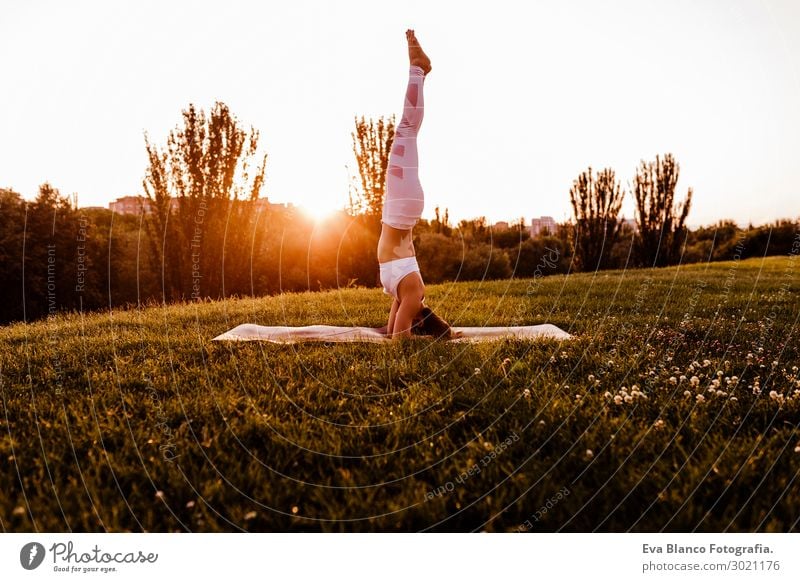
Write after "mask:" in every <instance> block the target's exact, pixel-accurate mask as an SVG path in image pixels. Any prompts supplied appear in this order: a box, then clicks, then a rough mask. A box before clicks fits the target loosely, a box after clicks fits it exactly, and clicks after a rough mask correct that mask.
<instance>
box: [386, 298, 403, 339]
mask: <svg viewBox="0 0 800 582" xmlns="http://www.w3.org/2000/svg"><path fill="white" fill-rule="evenodd" d="M398 307H400V302H399V301H398V300H397V299H395V300H394V301H392V308H391V309H390V310H389V323H388V325H387V326H386V335H387V337H392V333H393V332H394V322H395V320H396V319H397V308H398Z"/></svg>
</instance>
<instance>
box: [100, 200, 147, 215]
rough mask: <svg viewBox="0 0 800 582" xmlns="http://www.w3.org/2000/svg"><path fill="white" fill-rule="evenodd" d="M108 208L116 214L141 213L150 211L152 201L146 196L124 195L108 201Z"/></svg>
mask: <svg viewBox="0 0 800 582" xmlns="http://www.w3.org/2000/svg"><path fill="white" fill-rule="evenodd" d="M108 209H109V210H110V211H112V212H114V213H116V214H141V212H142V209H144V211H145V212H150V201H149V200H148V199H147V198H145V197H144V196H123V197H122V198H117V199H116V200H114V201H113V202H109V203H108Z"/></svg>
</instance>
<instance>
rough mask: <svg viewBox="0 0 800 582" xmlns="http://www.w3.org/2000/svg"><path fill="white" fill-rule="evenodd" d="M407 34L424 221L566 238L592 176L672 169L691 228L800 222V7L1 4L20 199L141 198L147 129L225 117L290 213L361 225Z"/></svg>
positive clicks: (782, 0) (347, 1)
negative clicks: (373, 146)
mask: <svg viewBox="0 0 800 582" xmlns="http://www.w3.org/2000/svg"><path fill="white" fill-rule="evenodd" d="M407 28H413V29H415V30H416V33H417V37H418V38H419V40H420V43H421V44H422V47H423V49H424V50H425V51H426V52H427V53H428V55H429V56H430V58H431V61H432V64H433V70H432V71H431V73H430V74H429V75H428V77H427V78H426V81H425V119H424V122H423V125H422V129H421V131H420V134H419V155H420V180H421V183H422V186H423V189H424V191H425V196H426V203H425V211H424V213H423V217H426V218H429V217H431V216H433V211H434V207H436V206H439V207H441V208H448V209H449V212H450V216H451V219H454V220H456V221H457V220H459V219H461V218H471V217H477V216H486V217H487V218H488V219H489V220H490V221H498V220H514V219H518V218H520V217H525V219H526V220H527V221H530V218H531V217H537V216H542V215H545V216H553V217H555V218H556V220H558V221H561V220H565V219H566V218H568V217H569V216H570V215H571V208H570V204H569V188H570V186H571V184H572V182H573V180H574V179H575V178H576V177H577V176H578V175H579V174H580V173H581V172H582V171H584V170H585V169H586V168H587V167H589V166H591V167H592V168H594V169H595V170H600V169H602V168H605V167H611V168H613V169H614V170H615V171H616V173H617V177H618V179H619V180H620V181H621V183H622V185H623V186H625V187H626V186H627V185H628V184H629V183H630V182H631V181H632V178H633V175H634V172H635V170H636V168H637V167H638V165H639V164H640V162H641V160H643V159H644V160H653V159H655V156H656V155H657V154H664V153H667V152H670V153H672V154H673V155H674V156H675V158H676V159H677V161H678V162H679V163H680V167H681V174H680V180H679V182H678V199H683V197H684V196H685V193H686V190H687V189H688V188H689V187H691V188H692V189H693V190H694V198H693V204H692V211H691V213H690V215H689V221H688V222H689V223H690V224H691V225H700V224H711V223H714V222H716V221H718V220H721V219H733V220H736V221H737V222H739V223H740V224H742V225H744V224H746V223H747V222H753V223H754V224H763V223H765V222H769V221H771V220H774V219H777V218H782V217H788V218H797V217H800V106H799V105H800V2H797V1H796V0H714V1H710V0H675V1H670V2H664V1H663V0H659V1H651V0H630V1H623V0H619V1H611V0H608V1H598V0H552V1H535V2H534V1H531V2H519V1H517V0H513V1H506V0H495V1H493V2H491V3H490V2H486V1H480V2H474V1H468V0H459V1H457V2H456V1H437V2H435V3H434V2H430V1H421V2H418V1H413V0H404V1H393V2H384V1H380V0H378V1H376V0H372V1H366V0H365V1H353V0H343V1H337V2H323V1H321V0H316V1H307V0H306V1H303V0H300V1H297V0H293V1H291V2H288V1H281V2H276V1H266V2H237V1H225V2H209V1H195V2H178V1H170V2H151V1H141V0H138V1H136V2H121V1H115V2H100V1H95V2H79V1H71V2H58V1H53V2H43V1H36V0H33V1H29V2H22V1H13V2H12V1H8V0H0V187H6V188H13V189H14V190H16V191H18V192H21V193H22V194H23V195H24V196H25V197H26V198H28V199H32V198H33V197H34V196H35V195H36V192H37V189H38V185H39V184H41V183H43V182H45V181H49V182H50V183H51V184H53V185H54V186H55V187H57V188H59V189H60V190H61V192H62V193H64V194H71V193H73V192H75V193H77V194H78V200H79V204H80V205H81V206H107V204H108V202H109V201H111V200H113V199H115V198H117V197H119V196H123V195H128V194H138V193H141V192H142V187H141V184H142V179H143V177H144V173H145V167H146V164H147V160H146V155H145V147H144V132H147V133H148V134H149V135H150V137H151V139H152V140H153V141H154V142H155V143H157V144H163V143H165V141H166V137H167V135H168V133H169V131H170V130H171V129H172V128H174V127H175V126H176V125H177V124H178V123H179V122H180V115H181V111H182V110H183V109H185V108H186V107H187V106H188V105H189V104H190V103H194V104H195V105H196V106H198V107H201V108H204V109H210V108H211V107H212V106H213V104H214V102H215V101H218V100H219V101H223V102H224V103H226V104H227V105H228V106H229V107H230V108H231V111H232V112H233V113H234V114H235V115H236V116H237V118H238V119H239V121H240V122H241V123H242V124H243V125H245V126H247V127H249V126H251V125H252V126H254V127H255V128H256V129H258V130H259V131H260V132H261V147H262V151H264V152H266V153H267V154H268V156H269V158H268V162H267V176H266V188H265V191H264V194H266V195H267V196H268V197H269V198H270V199H271V200H272V201H273V202H292V203H294V204H296V205H300V206H303V207H306V208H309V209H310V210H311V211H313V212H315V213H318V214H321V213H324V212H327V211H330V210H333V209H336V208H341V207H343V206H344V205H345V204H346V203H347V193H348V181H349V180H348V175H349V174H352V173H354V172H355V170H356V165H355V161H354V157H353V153H352V140H351V136H350V133H351V131H352V129H353V125H354V121H353V120H354V117H355V116H361V115H365V116H374V117H377V116H380V115H386V116H388V115H391V114H395V115H397V117H398V119H399V116H400V114H401V113H402V104H403V96H404V94H405V84H406V81H407V71H408V56H407V50H406V45H405V30H406V29H407ZM623 213H624V214H625V215H626V217H631V216H633V201H632V196H631V195H630V193H629V194H628V196H627V197H626V200H625V203H624V204H623Z"/></svg>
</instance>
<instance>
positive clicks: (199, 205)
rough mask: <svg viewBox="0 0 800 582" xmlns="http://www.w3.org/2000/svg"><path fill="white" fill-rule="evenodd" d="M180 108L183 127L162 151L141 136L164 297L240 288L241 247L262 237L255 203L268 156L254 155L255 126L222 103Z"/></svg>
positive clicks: (245, 262) (244, 269) (243, 283)
mask: <svg viewBox="0 0 800 582" xmlns="http://www.w3.org/2000/svg"><path fill="white" fill-rule="evenodd" d="M182 114H183V127H176V128H175V129H173V130H172V131H171V132H170V134H169V138H168V139H167V144H166V147H164V148H163V149H161V148H158V147H156V146H155V145H153V144H152V143H151V142H150V140H149V137H148V136H147V134H145V145H146V148H147V155H148V159H149V165H148V167H147V171H146V175H145V179H144V183H143V186H144V191H145V193H146V195H147V198H148V200H149V201H150V206H151V209H152V211H151V212H150V214H149V215H148V223H149V226H150V229H151V234H152V242H153V244H152V248H151V250H152V253H153V255H154V258H155V259H156V263H157V264H159V265H160V266H161V270H162V272H163V282H162V283H163V293H164V297H165V299H166V298H167V297H169V298H173V299H181V298H188V297H190V296H191V297H192V298H194V299H199V298H202V297H220V296H224V295H225V294H230V293H231V292H233V293H236V292H239V293H246V292H247V283H248V280H249V266H250V262H249V257H248V254H247V252H248V250H249V249H250V248H257V247H258V246H259V245H258V241H257V240H254V238H258V237H259V236H261V235H260V230H258V229H255V228H253V227H254V225H255V221H256V219H257V217H256V215H257V212H256V208H255V204H254V203H255V201H256V200H257V199H258V197H259V194H260V192H261V188H262V186H263V184H264V173H265V169H266V162H267V155H266V154H264V155H263V156H260V155H258V153H257V152H258V140H259V132H258V131H256V130H255V129H253V128H252V127H250V129H249V131H246V130H245V129H243V128H242V127H241V126H240V125H239V121H238V120H237V119H236V117H235V116H233V115H232V114H231V112H230V110H229V109H228V107H227V105H225V104H224V103H221V102H217V103H216V104H215V105H214V108H213V109H212V111H211V114H210V115H209V116H206V114H205V112H204V111H203V110H198V109H196V108H195V106H194V105H193V104H190V105H189V108H188V109H186V110H184V111H183V112H182ZM176 202H177V204H176Z"/></svg>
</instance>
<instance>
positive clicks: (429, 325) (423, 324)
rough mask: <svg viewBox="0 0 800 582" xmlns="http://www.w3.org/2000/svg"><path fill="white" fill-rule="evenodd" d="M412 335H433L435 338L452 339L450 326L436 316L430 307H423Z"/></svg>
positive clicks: (412, 328) (415, 320)
mask: <svg viewBox="0 0 800 582" xmlns="http://www.w3.org/2000/svg"><path fill="white" fill-rule="evenodd" d="M411 333H413V334H416V335H432V336H433V337H435V338H437V339H438V338H441V339H450V336H451V335H452V330H451V329H450V324H449V323H447V322H446V321H445V320H444V319H442V318H441V317H439V316H438V315H436V314H435V313H434V312H433V310H432V309H431V308H430V307H423V308H422V309H421V310H420V312H419V315H417V317H415V318H414V323H413V324H412V325H411Z"/></svg>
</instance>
